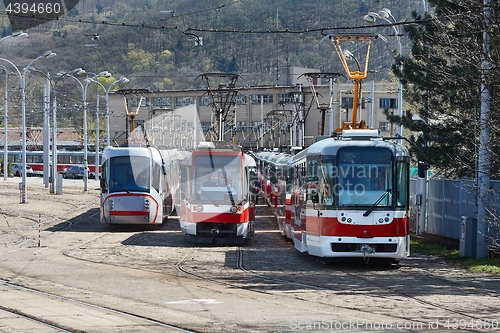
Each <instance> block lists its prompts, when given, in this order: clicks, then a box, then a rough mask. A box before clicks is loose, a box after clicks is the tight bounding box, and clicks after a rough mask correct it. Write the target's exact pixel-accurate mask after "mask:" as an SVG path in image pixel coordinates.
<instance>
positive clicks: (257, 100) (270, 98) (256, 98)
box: [250, 94, 273, 104]
mask: <svg viewBox="0 0 500 333" xmlns="http://www.w3.org/2000/svg"><path fill="white" fill-rule="evenodd" d="M261 99H262V100H263V102H264V104H269V103H273V95H270V94H266V95H256V94H254V95H250V101H251V103H252V104H260V101H261Z"/></svg>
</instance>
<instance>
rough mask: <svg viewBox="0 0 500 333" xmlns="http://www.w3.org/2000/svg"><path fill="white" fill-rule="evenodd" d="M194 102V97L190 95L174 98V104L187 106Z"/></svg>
mask: <svg viewBox="0 0 500 333" xmlns="http://www.w3.org/2000/svg"><path fill="white" fill-rule="evenodd" d="M195 103H196V98H195V97H192V96H185V97H176V98H175V105H176V106H188V105H193V104H195Z"/></svg>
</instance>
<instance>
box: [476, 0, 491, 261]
mask: <svg viewBox="0 0 500 333" xmlns="http://www.w3.org/2000/svg"><path fill="white" fill-rule="evenodd" d="M483 5H484V6H483V15H484V22H485V31H484V32H483V61H482V64H481V69H482V74H481V117H480V120H479V124H480V125H479V128H480V134H479V155H478V173H477V180H478V200H477V205H478V207H477V243H476V258H487V257H488V246H487V242H486V236H487V231H488V227H487V226H488V218H489V214H488V205H489V202H490V201H489V195H488V192H489V189H490V169H491V168H490V163H491V159H490V152H489V149H490V124H489V121H490V112H491V110H490V103H491V99H490V91H489V88H490V68H491V62H490V58H491V44H490V35H489V33H490V31H491V30H490V29H491V21H490V18H491V12H490V0H484V2H483Z"/></svg>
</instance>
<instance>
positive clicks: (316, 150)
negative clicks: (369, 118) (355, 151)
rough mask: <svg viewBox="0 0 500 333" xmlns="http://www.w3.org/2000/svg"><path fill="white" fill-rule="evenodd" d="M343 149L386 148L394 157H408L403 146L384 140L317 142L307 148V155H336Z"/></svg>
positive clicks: (406, 150)
mask: <svg viewBox="0 0 500 333" xmlns="http://www.w3.org/2000/svg"><path fill="white" fill-rule="evenodd" d="M343 147H360V148H369V147H373V148H375V147H378V148H383V147H385V148H388V149H390V150H392V151H393V152H394V154H395V155H396V156H408V155H409V153H408V149H406V147H405V146H403V145H401V144H398V143H396V142H392V141H385V140H380V139H379V140H353V139H335V138H329V139H324V140H321V141H318V142H316V143H314V144H312V145H311V146H309V148H307V155H309V156H310V155H337V151H338V150H339V149H340V148H343Z"/></svg>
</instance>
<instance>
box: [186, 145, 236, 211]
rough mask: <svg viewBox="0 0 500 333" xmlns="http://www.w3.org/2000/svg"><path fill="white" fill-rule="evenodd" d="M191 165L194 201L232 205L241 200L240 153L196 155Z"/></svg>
mask: <svg viewBox="0 0 500 333" xmlns="http://www.w3.org/2000/svg"><path fill="white" fill-rule="evenodd" d="M193 166H194V168H193V177H194V181H193V186H194V188H193V193H194V198H195V200H196V201H199V202H207V203H212V204H219V203H221V204H222V203H231V204H233V205H234V204H237V203H240V202H241V201H242V200H243V195H244V193H243V178H242V177H243V167H242V158H241V156H240V155H238V156H228V155H212V154H211V155H197V156H195V158H194V163H193Z"/></svg>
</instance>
